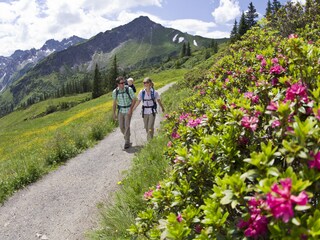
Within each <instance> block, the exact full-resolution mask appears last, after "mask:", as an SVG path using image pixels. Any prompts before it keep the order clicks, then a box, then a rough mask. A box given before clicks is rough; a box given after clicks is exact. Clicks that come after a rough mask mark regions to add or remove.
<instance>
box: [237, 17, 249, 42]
mask: <svg viewBox="0 0 320 240" xmlns="http://www.w3.org/2000/svg"><path fill="white" fill-rule="evenodd" d="M247 31H248V25H247V22H246V18H245V15H244V12H242V15H241V18H240V22H239V28H238V33H239V36H240V37H241V36H242V35H244V34H245V33H246V32H247Z"/></svg>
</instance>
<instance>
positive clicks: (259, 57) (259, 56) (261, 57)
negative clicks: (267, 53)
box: [256, 54, 264, 61]
mask: <svg viewBox="0 0 320 240" xmlns="http://www.w3.org/2000/svg"><path fill="white" fill-rule="evenodd" d="M256 58H257V59H258V60H259V61H261V60H263V59H264V57H263V56H262V55H261V54H259V55H257V56H256Z"/></svg>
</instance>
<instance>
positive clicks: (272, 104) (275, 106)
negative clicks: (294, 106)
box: [267, 101, 279, 111]
mask: <svg viewBox="0 0 320 240" xmlns="http://www.w3.org/2000/svg"><path fill="white" fill-rule="evenodd" d="M278 107H279V103H278V102H274V101H271V102H270V104H269V105H268V106H267V109H268V110H270V111H277V110H278Z"/></svg>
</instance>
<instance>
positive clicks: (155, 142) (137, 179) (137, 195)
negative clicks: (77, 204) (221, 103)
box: [87, 76, 190, 240]
mask: <svg viewBox="0 0 320 240" xmlns="http://www.w3.org/2000/svg"><path fill="white" fill-rule="evenodd" d="M180 79H181V76H180ZM189 91H190V90H186V89H185V88H184V87H180V86H179V85H175V86H174V87H172V88H170V89H169V90H168V91H166V92H165V93H164V94H163V95H162V97H161V98H162V101H163V103H164V105H165V106H166V109H167V111H174V110H176V109H178V108H179V104H177V103H179V102H181V101H182V100H183V99H185V98H187V97H188V96H190V92H189ZM168 141H169V139H168V138H167V137H166V136H165V134H164V133H161V134H160V135H158V136H156V137H155V138H153V139H152V141H150V142H149V143H148V144H147V145H146V146H145V147H144V148H143V149H142V150H141V151H140V152H139V153H138V154H137V155H136V156H135V158H134V159H133V164H132V167H131V169H130V170H129V171H128V172H127V173H126V176H125V178H124V180H123V181H122V182H121V183H119V184H120V186H121V188H120V189H119V190H118V191H117V192H116V193H115V196H114V199H112V200H110V201H109V202H107V203H101V204H100V206H99V208H100V213H101V222H100V225H99V227H98V229H96V230H95V231H91V232H89V233H88V234H87V237H88V238H89V239H91V240H98V239H104V240H107V239H131V238H130V235H129V232H128V231H127V229H128V228H129V227H130V226H131V225H132V224H133V223H134V222H135V218H136V217H137V213H138V212H139V211H142V210H143V209H145V207H146V202H145V200H144V199H143V194H144V193H145V192H146V191H148V189H149V188H150V187H153V186H156V185H157V183H159V181H160V180H161V179H164V178H165V177H166V173H167V172H168V171H167V170H168V169H169V167H170V166H169V163H168V162H167V160H166V159H165V158H164V157H163V153H164V151H165V149H166V146H167V143H168Z"/></svg>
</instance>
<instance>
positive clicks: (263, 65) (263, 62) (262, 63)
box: [261, 59, 267, 68]
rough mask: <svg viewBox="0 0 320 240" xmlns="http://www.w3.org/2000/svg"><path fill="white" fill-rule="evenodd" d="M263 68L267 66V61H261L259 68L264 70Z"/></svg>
mask: <svg viewBox="0 0 320 240" xmlns="http://www.w3.org/2000/svg"><path fill="white" fill-rule="evenodd" d="M265 66H267V61H266V60H265V59H262V61H261V67H262V68H264V67H265Z"/></svg>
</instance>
